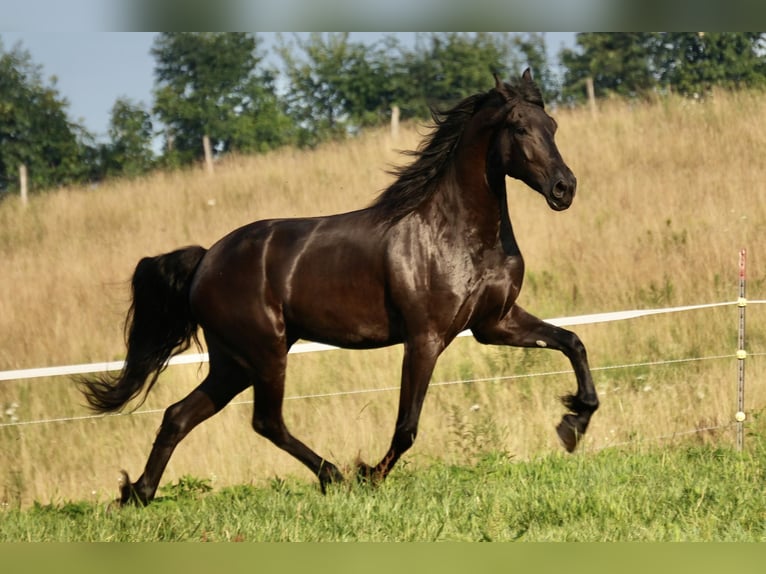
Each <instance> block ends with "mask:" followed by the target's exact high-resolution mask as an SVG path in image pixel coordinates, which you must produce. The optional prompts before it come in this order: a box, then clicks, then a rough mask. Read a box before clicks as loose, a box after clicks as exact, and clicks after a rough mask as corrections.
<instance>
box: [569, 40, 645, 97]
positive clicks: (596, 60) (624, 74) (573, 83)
mask: <svg viewBox="0 0 766 574" xmlns="http://www.w3.org/2000/svg"><path fill="white" fill-rule="evenodd" d="M653 40H654V34H652V33H647V32H620V33H592V32H587V33H579V34H577V35H576V42H577V46H578V48H579V50H572V49H564V50H562V51H561V53H560V55H559V57H560V60H561V63H562V65H563V66H564V68H565V72H564V81H563V86H562V99H564V100H565V101H582V100H584V99H585V98H586V89H585V82H586V78H589V77H590V78H592V80H593V87H594V91H595V95H596V97H604V96H608V95H618V96H624V97H643V96H645V95H646V94H647V93H648V92H649V91H650V90H652V88H654V86H655V85H656V78H655V76H654V74H653V60H652V46H653V44H652V42H653Z"/></svg>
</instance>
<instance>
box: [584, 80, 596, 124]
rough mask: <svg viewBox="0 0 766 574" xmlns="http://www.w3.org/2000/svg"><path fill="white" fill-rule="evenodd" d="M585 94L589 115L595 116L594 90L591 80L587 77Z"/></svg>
mask: <svg viewBox="0 0 766 574" xmlns="http://www.w3.org/2000/svg"><path fill="white" fill-rule="evenodd" d="M585 92H586V93H587V94H588V105H589V106H590V113H591V114H592V115H594V116H595V115H596V89H595V87H594V86H593V78H592V77H591V76H588V77H587V78H585Z"/></svg>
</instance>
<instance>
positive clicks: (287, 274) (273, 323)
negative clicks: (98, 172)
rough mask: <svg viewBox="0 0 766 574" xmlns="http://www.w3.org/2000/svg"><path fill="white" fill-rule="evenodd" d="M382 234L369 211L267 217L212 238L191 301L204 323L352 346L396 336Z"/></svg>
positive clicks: (379, 343) (379, 342)
mask: <svg viewBox="0 0 766 574" xmlns="http://www.w3.org/2000/svg"><path fill="white" fill-rule="evenodd" d="M384 240H385V238H384V234H383V233H382V232H381V231H379V230H378V229H377V228H376V226H374V225H371V224H370V222H369V220H367V219H366V218H365V212H352V213H347V214H341V215H336V216H329V217H317V218H298V219H278V220H263V221H257V222H254V223H251V224H248V225H245V226H243V227H241V228H239V229H237V230H235V231H233V232H232V233H230V234H228V235H227V236H225V237H224V238H222V239H221V240H220V241H218V242H217V243H216V244H214V245H213V246H212V247H211V248H210V250H209V251H208V253H207V254H206V255H205V257H204V259H203V260H202V262H201V263H200V266H199V268H198V271H197V274H196V276H195V278H194V282H193V284H192V291H191V304H192V309H193V312H194V313H195V315H196V316H197V318H198V320H199V321H200V324H201V325H202V327H203V329H204V328H206V327H207V328H209V329H213V330H225V331H227V332H230V331H231V328H230V324H231V323H232V322H235V323H243V322H246V323H248V327H247V328H248V329H250V330H253V331H258V332H266V331H272V332H274V333H280V334H281V335H282V336H286V337H287V338H289V339H290V340H296V339H309V340H314V341H321V342H325V343H330V344H335V345H339V346H347V347H376V346H382V345H386V344H390V343H393V342H398V339H399V336H398V334H397V333H398V330H399V329H398V327H397V326H396V321H395V320H394V316H395V313H393V310H392V309H391V305H390V301H389V298H388V295H387V291H386V285H387V281H386V278H385V265H384V261H385V255H384V251H385V245H384Z"/></svg>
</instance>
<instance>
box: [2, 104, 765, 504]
mask: <svg viewBox="0 0 766 574" xmlns="http://www.w3.org/2000/svg"><path fill="white" fill-rule="evenodd" d="M765 114H766V97H764V96H763V95H760V94H751V93H741V94H733V95H732V94H723V93H721V94H716V95H715V97H713V98H711V99H710V100H709V101H707V102H705V103H702V104H692V103H688V102H684V101H682V100H677V99H671V100H666V101H661V102H657V103H654V104H651V105H633V106H631V105H628V104H625V103H622V102H609V103H607V104H606V105H604V106H603V107H602V109H601V110H600V112H599V114H598V116H596V117H592V116H591V115H590V113H589V112H588V111H587V110H571V111H570V110H559V111H558V112H556V114H555V115H556V117H557V120H558V122H559V125H560V131H559V135H558V144H559V147H560V149H561V150H562V154H563V155H564V157H565V159H566V160H567V162H568V163H569V164H570V166H571V167H572V169H573V171H574V172H575V173H576V174H577V176H578V181H579V192H578V197H577V199H576V201H575V204H574V205H573V207H572V209H571V210H569V211H567V212H563V213H554V212H552V211H550V210H548V208H547V207H546V206H545V203H544V202H543V200H542V199H541V198H540V197H539V196H537V195H536V194H534V193H532V192H530V191H529V190H528V189H525V188H524V187H523V186H522V185H520V184H518V183H516V182H511V181H509V203H510V205H511V217H512V220H513V222H514V226H515V230H516V234H517V237H518V240H519V242H520V245H521V248H522V251H523V252H524V254H525V259H526V262H527V279H526V284H525V287H524V290H523V291H522V296H521V299H520V303H521V304H522V305H523V306H524V307H525V308H527V309H529V310H531V311H533V312H535V313H536V314H538V315H540V316H543V317H553V316H561V315H571V314H580V313H592V312H600V311H609V310H619V309H625V308H635V307H658V306H669V305H685V304H695V303H708V302H718V301H731V300H733V299H735V298H736V296H737V257H738V252H739V249H740V248H741V247H747V248H748V249H749V253H748V255H749V259H748V269H749V271H748V275H749V284H748V285H749V295H750V297H751V298H763V295H764V282H765V281H766V268H765V267H764V263H763V259H764V255H763V253H762V252H761V237H762V236H763V231H764V228H765V227H766V204H765V201H766V200H765V199H764V198H765V197H766V193H765V192H764V191H763V189H762V182H763V181H766V162H764V161H763V158H762V150H763V149H766V130H764V127H763V125H762V122H760V121H758V120H759V119H760V118H763V117H764V115H765ZM419 139H420V136H419V134H418V130H417V129H415V128H414V127H409V128H407V129H404V130H402V131H401V132H400V141H398V142H396V144H395V145H394V144H393V143H392V142H391V141H390V139H389V137H388V136H387V134H386V133H385V132H383V131H380V132H371V133H368V134H365V135H364V136H362V137H360V138H358V139H357V140H354V141H352V142H348V143H346V144H328V145H326V146H323V147H322V148H320V149H318V150H315V151H296V150H281V151H278V152H275V153H271V154H268V155H265V156H258V157H242V158H234V159H228V160H227V161H225V162H223V163H222V164H221V165H219V166H218V167H217V171H216V174H215V175H214V176H213V177H208V176H206V175H205V174H204V173H203V172H202V171H199V170H189V171H186V172H182V173H164V174H155V175H152V176H150V177H147V178H144V179H140V180H136V181H118V182H112V183H109V184H105V185H102V186H100V187H99V188H98V189H80V188H78V189H62V190H58V191H55V192H52V193H47V194H44V195H42V196H39V197H33V198H32V201H31V203H30V205H29V206H28V207H27V208H26V209H25V208H23V207H22V206H21V205H20V204H19V203H18V201H17V200H16V199H14V198H11V199H7V200H5V201H4V202H3V203H2V204H0V293H2V296H0V370H6V369H15V368H26V367H36V366H47V365H56V364H70V363H79V362H90V361H104V360H113V359H119V358H121V357H122V356H123V353H124V347H123V340H122V321H123V317H124V313H125V310H126V308H127V305H128V289H127V281H128V279H129V278H130V275H131V273H132V269H133V267H134V266H135V263H136V262H137V260H138V259H139V258H140V257H142V256H145V255H149V254H156V253H160V252H164V251H168V250H170V249H173V248H176V247H178V246H180V245H184V244H188V243H200V244H203V245H209V244H210V243H211V242H212V241H214V240H215V239H217V238H218V237H220V236H221V235H223V234H224V233H225V232H227V231H229V230H231V229H232V228H234V227H236V226H238V225H240V224H243V223H245V222H248V221H251V220H254V219H261V218H266V217H272V216H279V217H284V216H302V215H317V214H329V213H333V212H338V211H347V210H350V209H356V208H358V207H362V206H364V205H367V204H368V203H370V202H371V201H372V200H373V199H374V197H375V195H376V194H377V193H378V191H380V190H381V189H382V188H383V187H385V185H386V184H387V182H389V181H390V176H389V175H388V174H387V173H386V169H387V167H389V165H391V164H393V163H396V162H399V161H402V158H401V157H400V156H399V155H398V154H397V153H396V151H395V150H394V149H393V148H394V147H396V148H401V149H409V148H413V147H415V146H416V145H417V143H418V141H419ZM748 313H749V315H748V328H749V345H748V347H749V349H750V351H751V352H759V351H763V347H764V341H765V339H766V332H764V329H763V327H762V324H763V322H762V319H763V313H764V310H762V309H760V308H759V307H758V306H751V307H750V308H749V309H748ZM736 325H737V311H736V309H735V308H733V307H726V308H723V309H718V310H713V311H697V312H689V313H683V314H674V315H663V316H656V317H648V318H644V319H637V320H633V321H627V322H619V323H610V324H601V325H589V326H582V327H579V328H576V329H575V330H576V331H577V332H578V333H579V334H580V335H581V337H582V339H583V340H584V342H585V343H586V346H587V347H588V348H589V352H590V358H591V364H592V366H594V367H605V366H610V365H621V364H627V363H640V362H645V361H659V360H667V359H680V358H690V357H707V356H715V355H731V354H733V352H734V350H735V348H736ZM400 360H401V349H399V348H393V349H385V350H380V351H369V352H358V351H357V352H350V351H334V352H332V353H318V354H312V355H299V356H295V357H293V358H292V359H291V361H290V367H289V372H288V379H289V380H288V395H290V396H303V395H309V394H314V393H342V392H343V391H348V390H359V389H379V388H384V389H395V388H396V386H397V381H398V376H399V362H400ZM565 369H568V364H567V363H566V361H565V360H564V359H563V357H561V356H559V355H557V354H555V353H550V352H544V351H522V350H518V349H499V348H483V347H480V346H479V345H477V344H476V343H475V342H473V341H471V340H468V339H460V340H458V341H456V342H455V343H454V344H453V346H452V347H450V349H448V351H447V352H446V353H445V355H444V357H443V358H442V360H441V362H440V363H439V365H438V368H437V372H436V374H435V376H434V380H435V381H437V382H440V381H453V380H459V379H467V378H487V377H488V378H492V377H503V376H507V375H522V374H526V373H537V372H547V371H558V370H565ZM204 372H205V367H204V366H202V367H199V368H198V367H177V368H172V369H170V370H169V371H168V372H167V373H166V374H165V375H164V376H163V378H162V380H161V383H160V385H158V387H157V390H156V391H155V394H154V395H153V396H151V397H150V398H149V400H148V402H147V403H146V405H144V407H142V410H146V409H149V410H151V409H156V410H157V412H154V413H150V414H142V415H135V416H131V417H127V416H126V417H116V418H107V419H96V420H88V421H80V422H61V423H50V424H41V425H30V426H20V427H4V428H0V459H2V461H3V464H2V465H0V501H2V500H5V501H6V502H8V503H9V504H17V503H21V504H26V503H29V502H30V501H31V500H35V499H36V500H43V501H48V500H51V499H57V498H79V499H83V498H87V497H89V496H91V495H92V496H95V497H99V498H102V497H107V496H111V495H113V494H114V490H115V489H114V485H115V479H116V477H117V471H118V470H119V469H120V468H123V467H124V468H127V469H128V470H130V471H131V473H132V474H133V475H137V474H139V472H140V470H141V468H142V466H143V464H144V462H145V457H146V455H147V454H148V449H149V448H150V446H151V442H152V440H153V439H154V430H155V429H156V427H157V425H158V423H159V420H160V417H161V410H162V409H163V408H164V407H165V406H167V405H168V404H169V403H170V402H172V401H174V400H177V399H178V398H180V397H182V396H183V395H184V394H185V393H186V392H188V391H189V390H190V389H191V388H193V386H194V385H195V384H196V383H197V382H198V381H199V380H200V379H201V377H202V376H203V375H204ZM759 372H760V373H762V372H763V362H762V359H761V358H759V357H753V358H751V359H748V375H749V376H750V380H754V379H755V378H757V376H758V373H759ZM751 374H752V375H751ZM594 376H595V379H596V383H597V386H598V388H599V390H600V391H601V393H602V398H603V402H602V408H601V410H600V411H599V412H598V413H597V415H596V417H595V418H594V421H593V424H592V427H591V431H590V435H589V438H588V441H587V443H586V448H602V447H604V446H609V445H613V444H620V443H624V442H631V443H635V442H636V441H638V440H639V439H642V438H646V439H651V438H652V437H656V436H660V435H668V436H672V435H674V434H676V433H682V432H686V431H689V430H697V429H703V428H707V427H719V426H722V425H727V424H729V422H730V421H731V420H732V415H733V411H734V406H735V392H736V362H735V361H734V360H733V359H721V360H707V361H694V362H689V363H681V364H673V365H665V366H655V367H649V366H643V367H633V368H623V369H608V370H596V371H595V374H594ZM574 384H575V383H574V377H573V375H571V374H559V375H549V376H543V377H535V378H520V379H512V380H497V381H494V382H482V383H474V384H459V385H443V386H434V387H433V388H432V389H431V391H430V393H429V398H428V400H427V401H426V406H425V409H424V416H423V422H422V426H421V433H420V436H419V437H418V442H417V444H416V445H415V447H414V449H413V450H412V451H411V452H410V453H408V455H407V456H406V457H405V460H404V461H403V462H404V463H405V464H407V463H409V464H420V463H423V462H427V461H428V460H430V459H431V458H432V457H440V458H447V459H448V460H454V461H463V460H465V459H467V458H471V457H473V456H475V455H477V454H479V453H481V452H483V451H485V450H491V449H494V450H498V449H503V450H506V451H507V452H508V453H509V454H511V455H513V456H517V457H530V456H534V455H536V454H538V453H541V452H547V451H549V450H551V449H556V448H558V446H557V444H556V439H555V434H554V433H553V432H552V427H553V426H554V425H555V424H556V422H557V421H558V419H559V417H560V415H561V413H562V407H561V406H560V405H559V403H558V401H557V400H556V397H557V396H559V395H561V394H564V393H565V392H570V391H571V390H572V389H573V388H574ZM241 399H242V401H246V400H248V399H249V396H248V394H247V393H245V395H243V397H241ZM396 400H397V393H396V391H395V390H385V391H379V392H370V393H364V394H354V395H337V396H331V397H324V398H310V399H300V400H298V399H295V400H289V401H288V402H287V405H286V417H287V419H288V423H289V424H290V426H291V427H292V428H293V430H294V431H295V434H297V435H298V436H300V437H305V438H306V439H308V442H309V443H310V444H311V445H312V446H314V447H315V448H316V449H317V450H318V452H320V453H321V454H323V455H325V456H328V457H330V458H332V459H333V460H336V461H339V462H340V464H341V465H347V466H350V465H353V463H354V460H355V459H356V457H357V456H361V457H362V458H363V459H365V460H369V461H373V462H375V461H377V459H378V457H379V456H381V455H382V453H383V452H384V450H385V449H386V447H387V446H388V441H389V439H390V432H391V430H392V428H393V422H394V416H395V412H396ZM747 401H748V402H747V404H748V409H749V410H758V409H762V408H763V407H764V405H765V404H766V392H764V389H763V388H759V387H758V385H757V384H756V385H754V384H751V385H750V388H749V389H748V396H747ZM82 402H83V401H82V400H81V398H80V397H79V396H78V394H77V393H76V391H75V390H74V389H73V386H72V384H71V382H70V381H69V380H67V379H65V378H56V379H38V380H31V381H19V382H0V408H2V409H3V411H0V413H2V412H4V410H5V409H6V408H8V407H9V406H10V405H12V404H16V405H18V406H17V407H16V408H15V409H13V410H15V413H14V416H17V417H19V418H20V419H21V420H34V419H39V418H57V417H68V416H80V415H83V414H86V411H85V409H83V407H82V406H81V404H82ZM249 414H250V409H249V407H248V406H247V405H246V404H241V405H232V406H231V407H229V408H228V409H226V410H225V411H224V412H223V413H222V414H220V415H218V416H217V417H216V418H215V419H214V420H212V421H209V422H208V423H206V424H204V425H202V426H201V427H200V428H199V429H197V430H195V431H194V433H193V434H192V435H191V436H190V437H189V438H188V439H186V441H184V442H183V443H182V444H181V445H180V447H179V449H178V451H177V452H176V454H175V456H174V458H173V459H172V460H171V463H170V466H169V469H168V472H167V474H166V475H165V480H174V479H176V478H177V477H178V476H180V475H184V474H193V475H196V476H201V477H211V476H215V477H216V478H215V481H214V483H215V484H216V485H224V484H233V483H241V482H251V481H255V482H258V481H261V480H264V479H269V478H270V477H272V476H274V475H285V474H292V473H295V474H299V475H302V476H303V475H305V476H306V477H307V479H308V472H307V471H306V470H305V469H303V467H302V466H300V465H299V464H298V463H296V462H295V461H293V460H292V459H291V458H290V457H289V456H287V455H285V454H283V453H281V452H280V451H278V450H277V449H275V448H274V447H273V446H272V445H271V444H270V443H268V442H266V441H265V440H263V439H261V438H258V437H256V436H255V434H254V433H253V432H252V430H250V428H249ZM9 417H10V415H4V418H3V419H0V423H4V422H8V420H9ZM732 437H733V434H732V432H731V431H730V430H729V429H724V430H721V429H718V430H711V431H704V432H697V433H694V434H693V435H691V436H690V437H687V440H698V441H707V440H714V441H716V442H721V443H727V444H728V443H730V442H731V440H732ZM91 493H92V494H91Z"/></svg>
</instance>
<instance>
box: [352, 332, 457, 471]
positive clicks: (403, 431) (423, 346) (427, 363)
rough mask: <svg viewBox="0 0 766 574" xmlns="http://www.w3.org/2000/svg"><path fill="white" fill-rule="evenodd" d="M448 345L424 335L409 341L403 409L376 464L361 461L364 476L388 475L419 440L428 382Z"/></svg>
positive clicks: (400, 409) (403, 390)
mask: <svg viewBox="0 0 766 574" xmlns="http://www.w3.org/2000/svg"><path fill="white" fill-rule="evenodd" d="M444 347H445V345H444V343H443V341H442V340H441V339H439V338H429V337H422V338H420V339H415V340H413V341H408V342H407V343H405V345H404V361H403V365H402V385H401V388H400V390H399V411H398V413H397V416H396V427H395V429H394V436H393V438H392V440H391V446H390V448H389V449H388V452H387V453H386V455H385V456H384V457H383V458H382V459H381V461H380V462H379V463H378V464H377V465H376V466H374V467H371V466H369V465H367V464H364V463H362V462H360V463H359V464H358V472H359V478H360V479H361V480H365V481H367V480H369V481H372V482H377V481H379V480H382V479H384V478H385V477H386V476H387V475H388V473H389V472H390V471H391V469H392V468H393V466H394V464H396V461H398V460H399V458H400V457H401V456H402V454H404V453H405V451H407V450H408V449H409V448H410V447H411V446H412V444H413V443H414V442H415V437H416V436H417V434H418V422H419V420H420V413H421V411H422V409H423V401H424V400H425V398H426V391H427V390H428V383H429V382H430V381H431V374H432V373H433V370H434V366H435V365H436V359H437V358H438V357H439V355H440V354H441V352H442V351H443V350H444Z"/></svg>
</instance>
